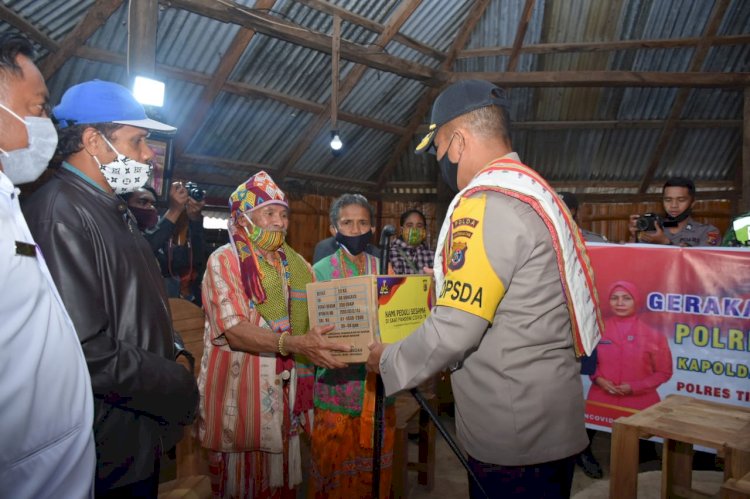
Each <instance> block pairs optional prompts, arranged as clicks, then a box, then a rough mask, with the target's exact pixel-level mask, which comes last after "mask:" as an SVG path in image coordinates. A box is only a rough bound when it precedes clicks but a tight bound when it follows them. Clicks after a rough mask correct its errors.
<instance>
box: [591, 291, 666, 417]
mask: <svg viewBox="0 0 750 499" xmlns="http://www.w3.org/2000/svg"><path fill="white" fill-rule="evenodd" d="M607 297H608V300H607V301H604V300H603V301H602V304H603V307H604V309H605V310H604V312H605V317H606V319H605V327H604V334H603V336H602V339H601V341H600V342H599V345H598V346H597V364H596V371H595V373H594V374H593V375H592V376H591V381H592V384H591V388H590V390H589V394H588V400H589V402H594V403H599V404H603V405H608V406H617V407H627V408H631V409H636V410H642V409H645V408H647V407H649V406H651V405H653V404H655V403H657V402H659V401H660V400H661V398H660V397H659V393H658V392H657V388H658V387H659V386H660V385H661V384H663V383H665V382H666V381H667V380H669V379H670V378H671V377H672V354H671V352H670V350H669V344H668V342H667V338H666V335H665V334H664V333H663V332H661V331H658V330H656V329H654V328H653V327H651V326H650V325H648V324H647V323H646V322H645V321H644V320H643V319H642V317H641V311H640V308H641V306H642V305H643V300H642V296H641V293H640V292H639V290H638V288H636V286H635V285H634V284H633V283H631V282H628V281H617V282H615V283H614V284H612V286H610V288H609V293H608V294H607ZM605 304H607V305H605ZM607 309H608V310H607ZM607 312H608V314H607Z"/></svg>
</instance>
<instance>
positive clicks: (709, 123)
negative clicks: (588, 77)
mask: <svg viewBox="0 0 750 499" xmlns="http://www.w3.org/2000/svg"><path fill="white" fill-rule="evenodd" d="M676 126H677V128H740V127H741V126H742V120H678V121H677V123H676ZM663 127H664V120H622V121H618V120H576V121H514V122H513V123H511V130H586V129H591V128H597V129H607V130H631V129H644V128H646V129H648V128H663ZM426 133H427V125H420V126H419V128H417V131H416V134H417V135H424V134H426Z"/></svg>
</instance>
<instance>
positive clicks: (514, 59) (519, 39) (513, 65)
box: [506, 0, 535, 71]
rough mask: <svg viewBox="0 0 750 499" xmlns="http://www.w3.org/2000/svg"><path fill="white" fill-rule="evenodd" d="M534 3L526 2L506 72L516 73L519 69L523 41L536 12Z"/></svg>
mask: <svg viewBox="0 0 750 499" xmlns="http://www.w3.org/2000/svg"><path fill="white" fill-rule="evenodd" d="M534 1H535V0H526V3H525V4H524V5H523V11H522V12H521V19H520V20H519V21H518V28H516V38H515V39H514V40H513V49H512V50H511V52H510V58H509V59H508V66H507V68H506V71H515V70H516V69H517V68H518V59H519V58H520V55H521V48H522V47H523V39H524V38H526V31H527V30H528V28H529V21H530V20H531V13H532V12H533V11H534Z"/></svg>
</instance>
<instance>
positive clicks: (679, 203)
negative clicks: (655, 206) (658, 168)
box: [628, 177, 721, 246]
mask: <svg viewBox="0 0 750 499" xmlns="http://www.w3.org/2000/svg"><path fill="white" fill-rule="evenodd" d="M662 203H663V205H664V213H665V215H664V217H659V216H658V215H655V214H653V213H646V214H645V215H630V226H629V227H628V230H630V234H631V242H641V243H649V244H666V245H674V246H717V245H718V244H719V242H720V241H721V235H720V233H719V229H717V228H716V227H714V226H713V225H708V224H702V223H699V222H696V221H695V220H693V219H692V218H691V217H690V214H691V209H692V207H693V203H695V184H694V183H693V181H692V180H690V179H687V178H684V177H671V178H669V179H668V180H667V181H666V183H665V184H664V187H663V188H662Z"/></svg>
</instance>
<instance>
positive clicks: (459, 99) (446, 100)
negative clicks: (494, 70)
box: [416, 80, 510, 154]
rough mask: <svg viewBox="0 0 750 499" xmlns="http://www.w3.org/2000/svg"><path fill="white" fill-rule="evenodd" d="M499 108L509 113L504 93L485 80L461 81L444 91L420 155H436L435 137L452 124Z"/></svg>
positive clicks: (440, 96)
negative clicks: (468, 115) (481, 110)
mask: <svg viewBox="0 0 750 499" xmlns="http://www.w3.org/2000/svg"><path fill="white" fill-rule="evenodd" d="M487 106H500V107H504V108H505V109H508V108H509V107H510V102H509V101H508V97H507V96H506V94H505V90H503V89H502V88H500V87H498V86H496V85H493V84H492V83H490V82H488V81H484V80H461V81H459V82H457V83H454V84H453V85H451V86H449V87H448V88H446V89H445V90H443V91H442V92H441V93H440V95H438V97H437V99H435V103H434V104H433V105H432V116H431V117H430V129H429V132H428V133H427V135H425V136H424V138H423V139H422V141H421V142H420V143H419V145H418V146H417V149H416V152H417V154H422V153H423V152H425V151H427V152H429V153H430V154H435V152H436V151H435V144H434V141H435V135H436V134H437V131H438V128H440V127H441V126H443V125H445V124H446V123H448V122H449V121H451V120H453V119H455V118H458V117H459V116H462V115H464V114H466V113H470V112H471V111H474V110H476V109H479V108H480V107H487Z"/></svg>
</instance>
